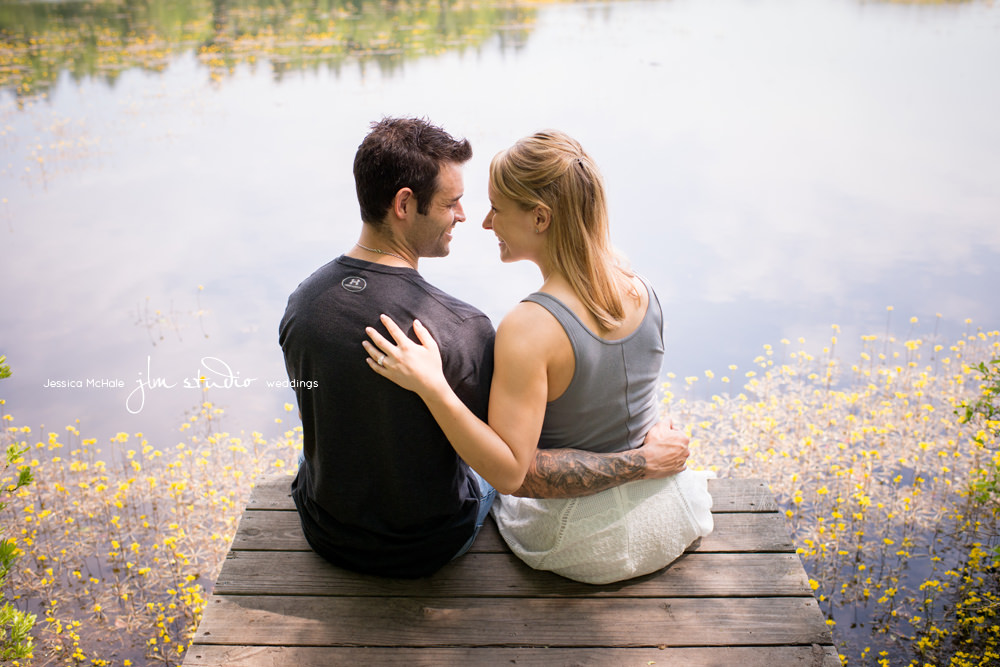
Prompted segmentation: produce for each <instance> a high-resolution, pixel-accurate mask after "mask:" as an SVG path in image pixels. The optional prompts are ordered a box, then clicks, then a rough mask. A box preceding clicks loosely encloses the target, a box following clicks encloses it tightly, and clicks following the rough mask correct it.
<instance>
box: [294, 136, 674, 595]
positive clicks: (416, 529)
mask: <svg viewBox="0 0 1000 667" xmlns="http://www.w3.org/2000/svg"><path fill="white" fill-rule="evenodd" d="M471 157H472V149H471V147H470V146H469V142H468V141H467V140H456V139H454V138H453V137H452V136H451V135H449V134H448V133H447V132H445V131H444V130H442V129H441V128H438V127H436V126H434V125H431V124H430V123H428V122H427V121H425V120H421V119H392V118H387V119H383V120H382V121H380V122H378V123H374V124H373V125H372V130H371V131H370V133H369V134H368V135H367V136H366V137H365V139H364V141H363V142H362V143H361V145H360V146H359V148H358V151H357V154H356V156H355V160H354V177H355V183H356V187H357V194H358V201H359V203H360V207H361V219H362V226H361V234H360V238H359V240H358V242H357V243H356V244H355V245H354V247H352V248H351V249H350V250H348V251H347V252H346V253H345V254H343V255H341V256H340V257H338V258H337V259H335V260H333V261H332V262H330V263H328V264H326V265H325V266H323V267H321V268H319V269H318V270H317V271H316V272H315V273H313V274H312V275H311V276H309V277H308V278H307V279H306V280H305V281H303V282H302V284H300V285H299V286H298V288H297V289H296V290H295V291H294V292H293V293H292V295H291V296H290V297H289V300H288V306H287V308H286V310H285V314H284V317H283V318H282V321H281V326H280V334H279V342H280V344H281V348H282V351H283V352H284V356H285V366H286V369H287V371H288V376H289V379H290V380H291V381H292V385H293V386H294V387H295V392H296V398H297V400H298V405H299V413H300V416H301V418H302V426H303V445H304V446H303V457H304V460H303V461H302V463H301V465H300V467H299V471H298V474H297V475H296V477H295V479H294V481H293V482H292V497H293V499H294V501H295V506H296V508H297V509H298V513H299V516H300V518H301V521H302V529H303V533H304V534H305V537H306V539H307V541H308V542H309V545H310V546H311V547H312V548H313V550H314V551H316V552H317V553H318V554H320V555H321V556H323V557H324V558H326V559H327V560H329V561H330V562H332V563H334V564H336V565H339V566H342V567H345V568H348V569H351V570H355V571H359V572H364V573H369V574H379V575H385V576H396V577H419V576H426V575H429V574H431V573H433V572H435V571H436V570H437V569H439V568H440V567H441V566H443V565H445V564H446V563H448V562H449V561H450V560H452V559H454V558H455V557H457V556H459V555H461V554H463V553H465V551H467V550H468V548H469V547H470V546H471V545H472V542H473V540H474V539H475V536H476V534H477V533H478V531H479V528H480V527H481V526H482V524H483V521H484V520H485V518H486V515H487V514H488V512H489V508H490V504H491V503H492V500H493V497H494V495H495V492H494V490H493V489H492V488H491V487H490V485H489V484H488V483H487V482H486V481H485V480H483V479H482V478H481V477H480V476H479V475H478V474H476V473H475V471H473V470H471V469H470V468H469V467H468V466H467V465H466V464H465V463H464V462H463V461H462V460H461V459H460V458H459V457H458V456H457V455H456V454H455V452H454V450H453V449H452V448H451V445H450V444H449V443H448V441H447V439H446V438H445V436H444V434H443V433H442V431H441V429H440V428H439V427H438V425H437V424H436V422H435V421H434V418H433V417H432V416H431V414H430V412H429V410H428V409H427V407H426V406H425V405H424V403H423V401H422V400H421V399H420V397H419V396H417V395H416V394H415V393H413V392H410V391H407V390H405V389H401V388H400V387H398V386H396V385H395V384H393V383H391V382H389V381H387V380H386V379H384V378H382V377H380V376H379V375H377V374H375V373H372V372H371V371H370V370H369V369H368V367H367V365H366V362H365V358H366V356H367V355H366V354H365V353H364V350H363V349H362V347H361V341H362V340H364V339H366V338H367V336H366V334H365V327H367V326H370V325H374V324H375V323H377V322H378V321H379V316H380V315H381V314H383V313H384V314H387V315H389V316H390V317H391V318H392V319H393V320H394V321H396V322H397V323H398V324H399V325H400V326H401V327H403V328H405V329H408V333H409V330H412V322H413V320H414V319H419V320H420V321H421V322H422V323H423V324H424V325H425V326H426V327H427V329H428V330H430V332H431V334H432V335H433V336H434V339H435V340H436V341H437V342H438V345H439V347H440V350H441V355H442V361H443V366H444V372H445V376H446V377H447V378H448V380H449V382H450V384H451V385H452V387H453V388H454V389H455V393H456V394H457V395H458V396H459V397H460V398H461V399H462V401H463V402H464V403H465V404H466V405H467V406H468V407H469V408H470V409H471V410H472V411H473V412H474V413H475V414H476V415H477V416H479V417H480V418H481V419H483V420H485V419H486V413H487V406H488V401H489V387H490V380H491V377H492V372H493V338H494V330H493V325H492V324H491V322H490V321H489V318H487V317H486V315H484V314H483V313H482V312H480V311H479V310H477V309H476V308H474V307H472V306H470V305H469V304H466V303H464V302H462V301H460V300H458V299H456V298H455V297H453V296H451V295H449V294H446V293H445V292H443V291H441V290H440V289H438V288H436V287H434V286H433V285H431V284H429V283H428V282H426V281H425V280H424V279H423V277H422V276H421V275H420V273H418V271H417V266H418V261H419V259H420V258H421V257H444V256H446V255H447V254H448V252H449V245H450V242H451V238H452V233H453V231H454V229H455V227H456V225H457V224H458V223H459V222H462V221H464V220H465V212H464V210H463V208H462V204H461V198H462V195H463V194H464V184H463V177H462V166H463V165H464V164H465V163H466V162H467V161H468V160H469V159H470V158H471ZM410 335H411V336H412V334H410ZM687 454H688V451H687V438H686V437H685V436H684V435H683V433H681V432H679V431H677V430H674V429H672V428H671V426H670V424H669V422H664V423H661V424H660V425H658V426H657V427H656V428H654V429H653V431H651V432H650V435H649V436H647V440H646V444H645V445H644V446H643V447H641V448H639V449H635V450H630V451H626V452H621V453H618V454H594V453H591V452H586V451H582V450H573V449H556V450H553V449H549V450H540V451H539V452H538V454H537V455H536V459H535V462H534V464H533V465H532V467H531V469H530V470H529V472H528V475H527V477H526V479H525V482H524V486H522V488H521V490H520V491H519V492H518V495H526V496H533V497H562V498H566V497H574V496H583V495H589V494H593V493H597V492H598V491H602V490H604V489H607V488H610V487H612V486H617V485H619V484H623V483H625V482H628V481H631V480H634V479H641V478H654V477H666V476H667V475H670V474H673V473H676V472H678V471H680V470H682V469H683V468H684V464H685V460H686V459H687Z"/></svg>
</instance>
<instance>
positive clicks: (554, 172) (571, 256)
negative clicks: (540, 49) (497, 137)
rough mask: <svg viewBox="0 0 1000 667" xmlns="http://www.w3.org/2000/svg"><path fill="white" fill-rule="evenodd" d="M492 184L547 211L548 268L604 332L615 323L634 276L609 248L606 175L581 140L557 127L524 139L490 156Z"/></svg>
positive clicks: (621, 317)
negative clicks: (628, 280) (627, 280)
mask: <svg viewBox="0 0 1000 667" xmlns="http://www.w3.org/2000/svg"><path fill="white" fill-rule="evenodd" d="M490 186H491V187H492V188H493V190H494V192H498V193H500V194H501V195H503V196H505V197H507V198H508V199H511V200H513V201H514V202H516V203H517V204H518V205H519V206H521V207H522V208H523V209H524V210H526V211H530V210H532V209H534V208H535V207H536V206H541V207H543V208H545V209H547V210H548V211H549V212H550V215H551V221H550V223H549V228H548V234H549V243H548V245H547V253H548V257H547V258H546V259H547V260H548V261H549V263H550V266H552V268H554V269H555V270H557V271H559V272H560V273H561V274H562V275H564V276H565V277H566V279H567V280H569V282H570V285H571V286H572V287H573V290H574V291H575V292H576V293H577V295H578V296H579V297H580V299H581V300H582V301H583V304H584V306H586V308H587V310H589V311H590V313H591V314H592V315H593V316H594V317H595V318H596V319H597V321H598V322H599V323H600V325H601V327H603V328H604V330H611V329H614V328H616V327H617V326H619V325H620V324H621V323H622V321H623V320H624V319H625V308H624V306H623V304H622V296H621V294H622V292H623V291H624V290H623V288H624V287H625V285H623V278H624V277H625V276H631V275H632V274H631V273H630V272H629V271H627V270H626V269H625V268H624V267H623V266H621V264H620V262H619V260H618V258H617V256H616V255H615V253H614V250H613V249H612V247H611V238H610V233H609V230H608V207H607V199H606V197H605V193H604V179H602V178H601V172H600V171H599V170H598V169H597V165H596V164H595V163H594V161H593V160H592V159H591V157H590V156H589V155H587V153H586V151H584V150H583V147H582V146H581V145H580V143H579V142H578V141H576V140H575V139H573V138H572V137H570V136H569V135H567V134H565V133H563V132H559V131H556V130H546V131H544V132H537V133H535V134H533V135H531V136H530V137H525V138H524V139H521V140H520V141H518V142H517V143H516V144H514V145H513V146H511V147H510V148H508V149H507V150H504V151H501V152H500V153H498V154H497V155H496V156H495V157H494V158H493V160H492V162H491V163H490ZM628 291H634V290H632V289H631V286H629V287H628Z"/></svg>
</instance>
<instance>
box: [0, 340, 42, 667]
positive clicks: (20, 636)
mask: <svg viewBox="0 0 1000 667" xmlns="http://www.w3.org/2000/svg"><path fill="white" fill-rule="evenodd" d="M6 361H7V357H6V356H4V355H0V380H2V379H4V378H8V377H10V366H8V365H7V364H6ZM0 404H2V403H0ZM6 444H7V443H6V442H4V441H3V439H0V445H6ZM25 451H27V449H20V448H18V447H17V446H15V445H8V446H7V451H6V455H5V458H4V460H3V467H2V468H0V477H4V476H5V474H6V473H7V470H9V469H10V468H12V467H15V468H16V470H17V474H16V475H15V476H14V479H13V483H11V484H9V485H7V486H6V488H5V489H0V492H3V493H5V494H11V493H16V492H17V491H18V490H19V489H21V488H23V487H25V486H27V485H29V484H31V469H30V468H28V467H27V466H21V465H20V464H21V463H22V462H23V461H24V459H23V456H24V452H25ZM6 507H7V503H5V502H4V501H3V500H0V512H2V511H3V510H4V509H5V508H6ZM17 555H18V554H17V543H16V542H15V541H14V540H13V539H10V538H8V537H7V536H5V535H3V534H0V589H2V588H3V586H4V583H5V582H6V581H7V577H8V576H9V575H10V571H11V569H12V568H13V567H14V561H15V560H17ZM34 626H35V616H34V615H33V614H28V613H25V612H23V611H20V610H18V609H15V608H14V606H13V605H11V604H10V603H9V602H6V601H4V602H3V604H0V662H6V661H8V660H22V659H25V658H31V657H32V656H33V653H32V651H33V648H34V646H33V643H34V638H33V637H32V636H31V629H32V628H33V627H34Z"/></svg>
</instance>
